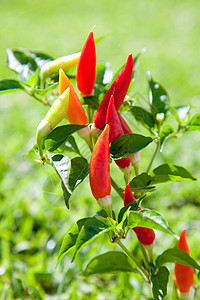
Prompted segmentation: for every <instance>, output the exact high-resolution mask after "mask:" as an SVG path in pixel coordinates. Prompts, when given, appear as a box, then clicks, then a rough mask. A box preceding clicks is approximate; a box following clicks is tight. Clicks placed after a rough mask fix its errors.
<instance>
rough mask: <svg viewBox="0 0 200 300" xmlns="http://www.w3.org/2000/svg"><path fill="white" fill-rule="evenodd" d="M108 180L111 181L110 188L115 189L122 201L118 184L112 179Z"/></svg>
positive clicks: (122, 195) (121, 193) (122, 196)
mask: <svg viewBox="0 0 200 300" xmlns="http://www.w3.org/2000/svg"><path fill="white" fill-rule="evenodd" d="M110 179H111V185H112V187H113V188H114V189H115V191H116V192H117V193H118V195H119V196H120V197H121V198H122V200H123V201H124V194H123V192H122V189H121V188H120V187H119V186H118V184H117V183H116V182H115V181H114V179H113V178H112V177H110Z"/></svg>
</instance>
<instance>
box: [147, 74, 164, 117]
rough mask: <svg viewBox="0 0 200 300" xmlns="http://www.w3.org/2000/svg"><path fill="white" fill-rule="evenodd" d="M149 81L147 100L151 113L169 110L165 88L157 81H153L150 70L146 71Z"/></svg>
mask: <svg viewBox="0 0 200 300" xmlns="http://www.w3.org/2000/svg"><path fill="white" fill-rule="evenodd" d="M147 79H148V83H149V102H150V105H151V111H152V113H153V115H156V114H157V113H164V114H165V115H166V113H167V112H168V110H169V96H168V94H167V91H166V90H165V88H164V87H163V86H162V85H161V84H160V83H158V82H156V81H154V80H153V78H152V77H151V74H150V72H147Z"/></svg>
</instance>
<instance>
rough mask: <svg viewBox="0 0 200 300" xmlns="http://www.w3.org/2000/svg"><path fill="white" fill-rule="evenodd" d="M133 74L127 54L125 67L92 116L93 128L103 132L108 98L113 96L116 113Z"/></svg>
mask: <svg viewBox="0 0 200 300" xmlns="http://www.w3.org/2000/svg"><path fill="white" fill-rule="evenodd" d="M132 74H133V56H132V54H129V56H128V59H127V62H126V65H125V66H124V68H123V69H122V70H121V72H119V74H118V75H117V77H116V79H115V80H114V82H113V84H112V85H111V87H110V88H109V90H108V91H107V93H106V94H105V96H104V98H103V100H102V102H101V104H100V105H99V108H98V110H97V112H96V113H95V115H94V126H95V127H96V128H98V129H100V130H103V128H104V126H105V120H106V112H107V108H108V104H109V101H110V97H111V96H112V95H113V96H114V98H115V107H116V110H117V111H118V110H119V108H120V106H121V104H122V102H123V101H124V97H125V96H126V94H127V91H128V88H129V85H130V82H131V78H132Z"/></svg>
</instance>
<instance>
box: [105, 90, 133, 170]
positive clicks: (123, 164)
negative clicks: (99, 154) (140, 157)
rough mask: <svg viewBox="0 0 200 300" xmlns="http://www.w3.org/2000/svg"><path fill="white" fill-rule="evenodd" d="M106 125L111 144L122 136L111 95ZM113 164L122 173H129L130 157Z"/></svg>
mask: <svg viewBox="0 0 200 300" xmlns="http://www.w3.org/2000/svg"><path fill="white" fill-rule="evenodd" d="M106 124H109V126H110V138H109V140H110V143H112V141H114V140H116V139H117V138H118V137H120V136H122V135H124V132H123V129H122V126H121V122H120V120H119V116H118V113H117V111H116V108H115V104H114V96H113V95H112V96H111V97H110V102H109V105H108V109H107V115H106ZM115 163H116V164H117V165H118V166H119V167H120V168H121V169H122V171H123V172H125V173H129V172H130V171H131V159H130V157H125V158H121V159H118V160H115Z"/></svg>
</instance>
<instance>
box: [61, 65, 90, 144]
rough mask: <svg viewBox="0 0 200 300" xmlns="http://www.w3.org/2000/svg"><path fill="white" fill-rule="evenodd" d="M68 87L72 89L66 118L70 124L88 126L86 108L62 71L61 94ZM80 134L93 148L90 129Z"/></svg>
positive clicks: (84, 129) (87, 128)
mask: <svg viewBox="0 0 200 300" xmlns="http://www.w3.org/2000/svg"><path fill="white" fill-rule="evenodd" d="M68 87H70V95H69V105H68V109H67V113H66V117H67V119H68V121H69V123H70V124H78V125H86V124H88V117H87V116H86V114H85V111H84V108H83V106H82V104H81V101H80V100H79V97H78V95H77V93H76V91H75V89H74V87H73V85H72V83H71V81H70V80H69V78H68V77H67V75H66V74H65V72H64V71H63V70H62V69H60V71H59V94H62V93H63V91H65V90H66V89H67V88H68ZM78 134H79V135H80V136H81V137H82V138H83V139H85V140H86V142H87V143H88V145H89V146H90V147H91V142H90V128H89V127H85V128H83V129H81V130H79V131H78Z"/></svg>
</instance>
